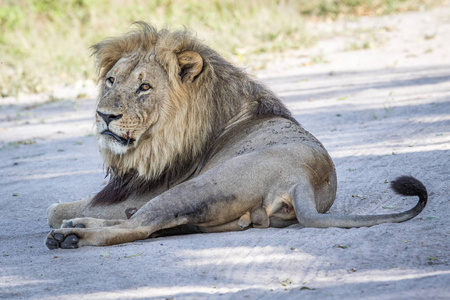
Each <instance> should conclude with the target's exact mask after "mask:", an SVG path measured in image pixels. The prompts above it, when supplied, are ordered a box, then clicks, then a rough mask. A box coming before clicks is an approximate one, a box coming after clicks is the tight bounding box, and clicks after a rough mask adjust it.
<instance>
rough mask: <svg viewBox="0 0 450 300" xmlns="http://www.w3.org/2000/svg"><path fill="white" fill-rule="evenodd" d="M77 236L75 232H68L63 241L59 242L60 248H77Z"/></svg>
mask: <svg viewBox="0 0 450 300" xmlns="http://www.w3.org/2000/svg"><path fill="white" fill-rule="evenodd" d="M78 241H79V239H78V237H77V236H76V235H75V234H69V235H68V236H66V238H65V239H64V241H62V242H61V245H60V246H61V248H62V249H75V248H78Z"/></svg>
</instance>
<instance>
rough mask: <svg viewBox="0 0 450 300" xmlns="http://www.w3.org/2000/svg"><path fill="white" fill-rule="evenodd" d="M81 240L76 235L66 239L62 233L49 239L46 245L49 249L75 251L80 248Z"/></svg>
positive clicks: (70, 235)
mask: <svg viewBox="0 0 450 300" xmlns="http://www.w3.org/2000/svg"><path fill="white" fill-rule="evenodd" d="M78 241H79V238H78V237H77V236H76V235H75V234H69V235H68V236H66V237H65V238H64V235H62V234H61V233H55V234H54V235H53V237H48V238H47V240H46V241H45V245H46V246H47V248H48V249H50V250H53V249H58V248H62V249H75V248H78Z"/></svg>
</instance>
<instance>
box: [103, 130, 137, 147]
mask: <svg viewBox="0 0 450 300" xmlns="http://www.w3.org/2000/svg"><path fill="white" fill-rule="evenodd" d="M101 134H104V135H109V136H112V137H113V138H114V139H116V141H118V142H119V143H120V144H121V145H122V146H130V145H132V144H133V142H134V139H132V138H128V139H125V138H123V137H120V136H118V135H117V134H115V133H114V132H112V131H110V130H108V129H107V130H105V131H103V132H102V133H101Z"/></svg>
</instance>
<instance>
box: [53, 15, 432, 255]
mask: <svg viewBox="0 0 450 300" xmlns="http://www.w3.org/2000/svg"><path fill="white" fill-rule="evenodd" d="M92 49H93V55H94V56H95V58H96V61H97V65H98V72H99V79H98V81H99V84H100V87H101V91H100V93H99V96H98V100H97V104H96V110H95V118H96V119H95V122H96V138H97V140H98V145H99V149H100V152H101V155H102V157H103V160H104V165H105V169H106V170H107V174H109V176H110V179H109V182H108V184H107V185H106V186H104V188H103V189H102V190H101V191H100V192H99V193H97V194H96V195H95V196H94V197H90V198H86V199H83V200H80V201H75V202H71V203H59V204H53V205H51V206H50V207H49V208H48V210H47V217H48V223H49V225H50V227H52V228H55V229H54V230H52V231H51V232H50V233H49V234H48V236H47V239H46V245H47V247H48V248H50V249H56V248H64V249H71V248H78V247H82V246H108V245H113V244H119V243H127V242H133V241H136V240H141V239H146V238H149V237H157V236H161V235H173V234H183V233H195V232H221V231H239V230H245V229H248V228H253V227H254V228H267V227H285V226H288V225H291V224H294V223H300V224H301V225H303V226H304V227H318V228H326V227H342V228H350V227H362V226H373V225H376V224H381V223H386V222H403V221H406V220H409V219H411V218H413V217H415V216H416V215H418V214H419V213H420V212H421V211H422V210H423V209H424V207H425V205H426V203H427V199H428V196H427V190H426V188H425V186H424V185H423V184H422V183H421V182H420V181H418V180H417V179H415V178H413V177H410V176H402V177H400V178H398V179H396V180H395V181H394V182H393V183H392V188H393V189H394V191H395V192H397V193H399V194H402V195H407V196H418V197H419V201H418V203H417V204H416V206H415V207H414V208H412V209H410V210H407V211H405V212H401V213H393V214H387V215H363V216H360V215H335V214H326V212H327V211H328V210H329V209H330V207H331V206H332V204H333V202H334V200H335V197H336V188H337V179H336V171H335V167H334V164H333V161H332V159H331V157H330V155H329V154H328V152H327V151H326V149H325V148H324V146H323V145H322V143H321V142H320V141H319V140H318V139H316V138H315V137H314V136H313V135H312V134H310V133H309V132H308V131H306V130H305V129H304V128H303V127H302V126H300V124H299V123H298V122H297V120H296V119H294V118H293V116H292V115H291V113H290V111H289V110H288V109H287V108H286V107H285V106H284V104H283V103H282V102H281V100H280V99H279V98H278V97H277V96H276V95H275V94H274V93H273V92H272V91H270V90H269V89H268V88H267V87H265V86H264V85H262V84H261V83H259V82H257V81H256V80H254V79H252V78H250V77H249V76H248V75H247V74H246V72H244V71H243V70H242V69H239V68H237V67H235V66H233V65H232V64H230V63H229V62H227V61H226V60H225V59H223V58H222V57H221V56H220V55H219V54H218V53H217V52H215V51H214V50H212V49H211V48H210V47H208V46H206V45H204V44H203V43H202V42H200V41H199V40H198V39H197V38H196V37H195V36H194V35H193V34H192V33H191V32H190V31H188V30H186V29H185V30H179V31H170V30H168V29H161V30H157V29H156V28H154V27H152V26H150V25H148V24H147V23H143V22H139V23H138V27H137V28H136V29H134V30H132V31H130V32H128V33H127V34H125V35H123V36H120V37H116V38H110V39H107V40H104V41H102V42H100V43H98V44H96V45H94V46H93V47H92Z"/></svg>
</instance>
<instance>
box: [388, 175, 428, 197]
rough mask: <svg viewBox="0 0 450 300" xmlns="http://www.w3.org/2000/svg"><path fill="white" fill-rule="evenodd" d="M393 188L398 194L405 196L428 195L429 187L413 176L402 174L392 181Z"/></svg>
mask: <svg viewBox="0 0 450 300" xmlns="http://www.w3.org/2000/svg"><path fill="white" fill-rule="evenodd" d="M391 188H392V189H393V190H394V192H396V193H397V194H400V195H404V196H419V197H421V198H422V197H424V198H426V197H427V189H426V188H425V186H424V185H423V184H422V182H420V181H419V180H417V179H416V178H414V177H412V176H400V177H398V178H397V179H395V180H394V181H392V182H391Z"/></svg>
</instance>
